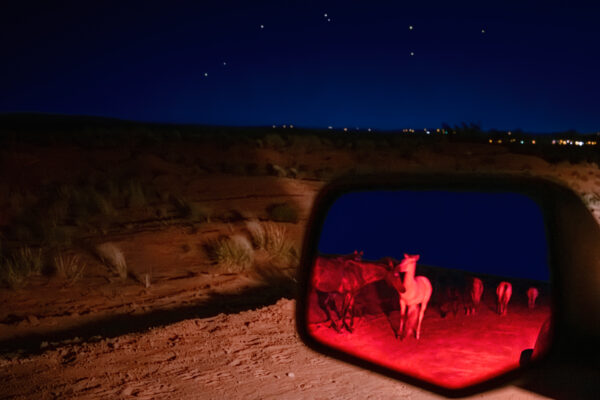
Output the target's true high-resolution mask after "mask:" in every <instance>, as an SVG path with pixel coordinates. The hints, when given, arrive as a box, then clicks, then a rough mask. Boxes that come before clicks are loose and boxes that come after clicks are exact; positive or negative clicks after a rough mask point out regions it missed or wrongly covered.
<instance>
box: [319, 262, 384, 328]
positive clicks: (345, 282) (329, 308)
mask: <svg viewBox="0 0 600 400" xmlns="http://www.w3.org/2000/svg"><path fill="white" fill-rule="evenodd" d="M361 256H362V252H360V253H358V252H356V251H355V252H354V253H353V254H350V255H346V256H336V257H326V256H319V257H317V259H316V261H315V268H314V270H313V276H312V284H313V288H314V289H315V290H316V292H317V298H318V302H319V307H320V308H321V309H322V310H323V311H324V312H325V314H326V315H327V321H329V320H331V327H332V328H334V329H335V330H336V331H337V332H340V331H341V330H342V328H345V329H346V330H347V331H348V332H352V328H353V326H354V299H355V296H356V294H357V293H358V292H359V291H360V289H362V288H363V287H364V286H365V285H368V284H370V283H373V282H376V281H379V280H383V279H385V277H386V275H387V273H388V270H387V269H386V268H385V266H383V265H381V264H377V263H371V262H361V261H360V260H361ZM338 295H341V296H342V299H343V300H342V306H341V312H340V311H339V310H338V307H337V305H336V302H335V297H336V296H338ZM333 314H335V316H337V321H336V320H335V319H334V315H333ZM348 316H349V317H350V321H349V322H348V321H347V320H346V319H347V317H348Z"/></svg>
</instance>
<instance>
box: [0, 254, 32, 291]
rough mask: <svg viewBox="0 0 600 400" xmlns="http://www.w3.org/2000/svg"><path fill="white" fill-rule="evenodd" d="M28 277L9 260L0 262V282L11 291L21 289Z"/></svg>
mask: <svg viewBox="0 0 600 400" xmlns="http://www.w3.org/2000/svg"><path fill="white" fill-rule="evenodd" d="M27 278H28V275H27V274H25V273H23V269H21V268H19V266H18V265H17V264H15V262H14V261H13V260H12V259H11V258H5V259H2V260H0V281H2V282H4V283H5V284H6V286H8V287H9V288H11V289H17V288H20V287H22V286H23V285H24V284H25V283H26V281H27Z"/></svg>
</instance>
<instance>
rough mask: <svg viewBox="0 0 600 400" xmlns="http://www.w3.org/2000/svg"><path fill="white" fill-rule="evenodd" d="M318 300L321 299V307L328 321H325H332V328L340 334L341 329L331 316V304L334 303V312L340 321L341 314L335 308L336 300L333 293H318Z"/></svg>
mask: <svg viewBox="0 0 600 400" xmlns="http://www.w3.org/2000/svg"><path fill="white" fill-rule="evenodd" d="M317 298H318V299H319V307H321V309H322V310H323V311H325V315H326V316H327V320H325V322H327V321H331V324H330V327H331V328H333V329H335V331H336V332H338V333H339V331H340V328H339V327H338V325H337V324H336V322H335V319H333V316H332V315H331V308H332V307H331V302H333V310H334V311H335V313H336V314H337V315H338V319H339V313H338V312H337V308H336V307H335V299H334V298H332V296H331V293H325V292H317Z"/></svg>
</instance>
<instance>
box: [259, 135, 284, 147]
mask: <svg viewBox="0 0 600 400" xmlns="http://www.w3.org/2000/svg"><path fill="white" fill-rule="evenodd" d="M263 142H264V144H265V146H266V147H270V148H272V149H277V150H278V149H281V148H282V147H285V145H286V143H285V140H283V138H282V137H281V136H279V135H278V134H276V133H270V134H268V135H267V136H265V137H264V139H263Z"/></svg>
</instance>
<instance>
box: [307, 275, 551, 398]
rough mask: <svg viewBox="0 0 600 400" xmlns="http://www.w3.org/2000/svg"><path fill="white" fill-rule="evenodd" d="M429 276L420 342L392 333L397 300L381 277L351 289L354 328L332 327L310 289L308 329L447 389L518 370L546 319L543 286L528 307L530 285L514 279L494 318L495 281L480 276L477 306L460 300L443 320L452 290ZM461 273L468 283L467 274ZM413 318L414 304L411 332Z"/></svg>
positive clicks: (317, 336) (345, 349) (320, 338)
mask: <svg viewBox="0 0 600 400" xmlns="http://www.w3.org/2000/svg"><path fill="white" fill-rule="evenodd" d="M440 270H441V269H440ZM417 274H418V275H427V274H424V273H422V272H419V267H418V268H417ZM431 275H432V274H431V273H430V274H429V280H431V282H432V286H433V296H432V301H431V303H430V304H429V306H428V307H427V310H426V311H425V315H424V318H423V321H422V327H421V333H420V339H418V340H417V339H416V338H415V335H414V334H411V335H410V336H408V337H406V338H405V339H403V340H400V339H397V338H396V336H395V331H396V330H398V326H399V321H400V315H399V314H400V311H399V310H400V307H399V297H398V294H397V292H396V290H394V289H393V288H392V287H391V286H390V285H389V283H388V282H386V280H381V281H377V282H373V283H369V284H366V285H364V286H363V287H362V288H361V289H360V290H357V291H356V292H355V296H354V300H353V312H354V316H355V318H354V319H355V320H354V324H353V326H352V331H351V332H350V331H349V330H344V329H341V330H339V331H338V330H336V329H334V328H333V327H332V324H331V322H330V321H328V317H327V315H326V314H325V312H324V310H323V309H322V307H321V306H320V304H319V300H318V296H317V293H316V291H315V290H313V291H312V293H311V295H310V296H309V299H308V302H307V321H308V324H309V326H308V331H309V333H310V334H311V335H312V336H313V338H314V339H316V340H317V341H319V342H321V343H323V344H325V345H327V346H330V347H332V348H335V349H338V350H341V351H343V352H346V353H349V354H352V355H354V356H356V357H359V358H361V359H365V360H368V361H371V362H373V363H375V364H378V365H381V366H384V367H387V368H390V369H392V370H396V371H398V372H401V373H404V374H406V375H410V376H414V377H416V378H419V379H422V380H425V381H428V382H430V383H433V384H436V385H439V386H443V387H446V388H449V389H458V388H464V387H467V386H470V385H473V384H476V383H478V382H481V381H483V380H487V379H489V378H491V377H493V376H497V375H499V374H502V373H504V372H507V371H509V370H512V369H515V368H518V367H519V358H520V355H521V351H523V350H525V349H528V348H533V347H534V344H535V342H536V339H537V336H538V332H539V331H540V327H541V326H542V325H543V323H544V322H545V321H546V320H547V318H548V317H549V316H550V307H549V299H548V296H547V291H546V292H545V293H544V294H545V295H544V296H540V297H538V299H537V302H536V303H537V305H536V307H535V308H529V307H528V296H527V289H528V287H529V286H527V285H526V284H525V283H521V282H518V281H517V280H512V281H513V285H512V286H513V294H512V298H511V299H510V302H509V304H508V305H507V306H506V314H505V315H499V314H498V312H497V308H498V302H497V298H496V293H495V292H496V286H497V285H498V282H499V281H500V280H497V281H494V280H493V279H490V278H483V279H482V280H483V286H484V291H483V297H482V298H481V304H479V307H477V311H476V312H473V311H472V310H471V307H472V305H471V306H469V305H467V304H466V303H467V302H465V304H464V308H463V307H462V304H461V306H460V307H458V312H456V309H455V311H454V312H455V313H456V314H454V313H452V312H449V313H447V314H446V315H445V318H443V317H442V313H441V312H440V310H441V309H444V306H445V304H444V293H448V292H449V291H448V290H446V289H447V288H446V287H444V286H443V284H440V282H442V281H440V280H439V279H437V277H436V276H431ZM461 278H463V279H465V280H466V281H473V280H472V279H470V278H471V277H469V276H461ZM507 280H508V279H507ZM521 292H522V293H521ZM540 292H542V293H543V292H544V291H540ZM343 302H344V300H343V296H337V297H336V301H335V302H334V303H335V304H337V306H338V307H343ZM467 312H468V313H469V315H467ZM417 319H418V308H416V307H413V308H410V307H409V310H408V321H407V324H408V326H409V327H411V326H412V327H413V329H414V326H413V325H414V324H415V323H416V321H417ZM413 333H414V332H413Z"/></svg>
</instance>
